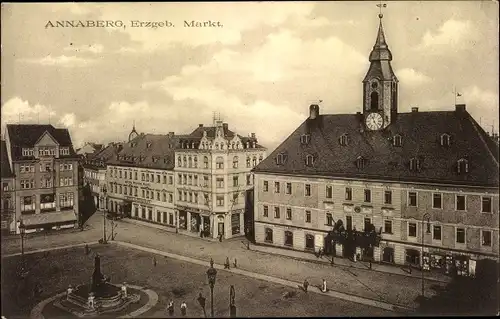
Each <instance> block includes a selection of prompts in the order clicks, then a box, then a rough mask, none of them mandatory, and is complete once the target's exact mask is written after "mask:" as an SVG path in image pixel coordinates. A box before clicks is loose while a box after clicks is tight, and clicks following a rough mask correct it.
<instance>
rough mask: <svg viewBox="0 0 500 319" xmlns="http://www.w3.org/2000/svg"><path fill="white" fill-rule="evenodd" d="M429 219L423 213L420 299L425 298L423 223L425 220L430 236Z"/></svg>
mask: <svg viewBox="0 0 500 319" xmlns="http://www.w3.org/2000/svg"><path fill="white" fill-rule="evenodd" d="M430 219H431V216H430V215H429V213H425V214H424V215H423V216H422V226H421V228H422V253H421V258H422V261H421V263H422V269H421V272H422V297H425V292H424V290H425V285H424V221H425V220H427V234H430V233H431V224H430Z"/></svg>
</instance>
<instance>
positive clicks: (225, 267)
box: [224, 257, 230, 269]
mask: <svg viewBox="0 0 500 319" xmlns="http://www.w3.org/2000/svg"><path fill="white" fill-rule="evenodd" d="M229 266H230V265H229V257H226V262H225V263H224V269H230V267H229Z"/></svg>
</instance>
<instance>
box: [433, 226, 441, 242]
mask: <svg viewBox="0 0 500 319" xmlns="http://www.w3.org/2000/svg"><path fill="white" fill-rule="evenodd" d="M432 239H433V240H441V226H439V225H434V226H433V227H432Z"/></svg>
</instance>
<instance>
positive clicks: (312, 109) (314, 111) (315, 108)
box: [309, 104, 319, 120]
mask: <svg viewBox="0 0 500 319" xmlns="http://www.w3.org/2000/svg"><path fill="white" fill-rule="evenodd" d="M318 115H319V105H317V104H311V106H309V119H311V120H314V119H315V118H317V117H318Z"/></svg>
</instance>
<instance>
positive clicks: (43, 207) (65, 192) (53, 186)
mask: <svg viewBox="0 0 500 319" xmlns="http://www.w3.org/2000/svg"><path fill="white" fill-rule="evenodd" d="M6 148H7V156H8V161H9V165H10V167H11V168H12V172H13V174H14V175H15V181H14V189H15V196H14V199H15V202H14V207H15V211H16V213H15V220H16V221H17V222H19V221H20V220H22V221H23V223H24V225H25V226H26V228H27V232H29V231H37V230H44V229H52V228H60V227H73V226H75V225H76V222H77V216H78V215H77V212H78V185H77V184H78V160H79V158H78V155H77V154H76V153H75V151H74V149H73V145H72V141H71V137H70V135H69V131H68V130H67V129H62V128H55V127H53V126H52V125H25V124H19V125H12V124H7V134H6ZM15 230H16V232H19V229H18V227H17V225H16V229H15Z"/></svg>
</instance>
